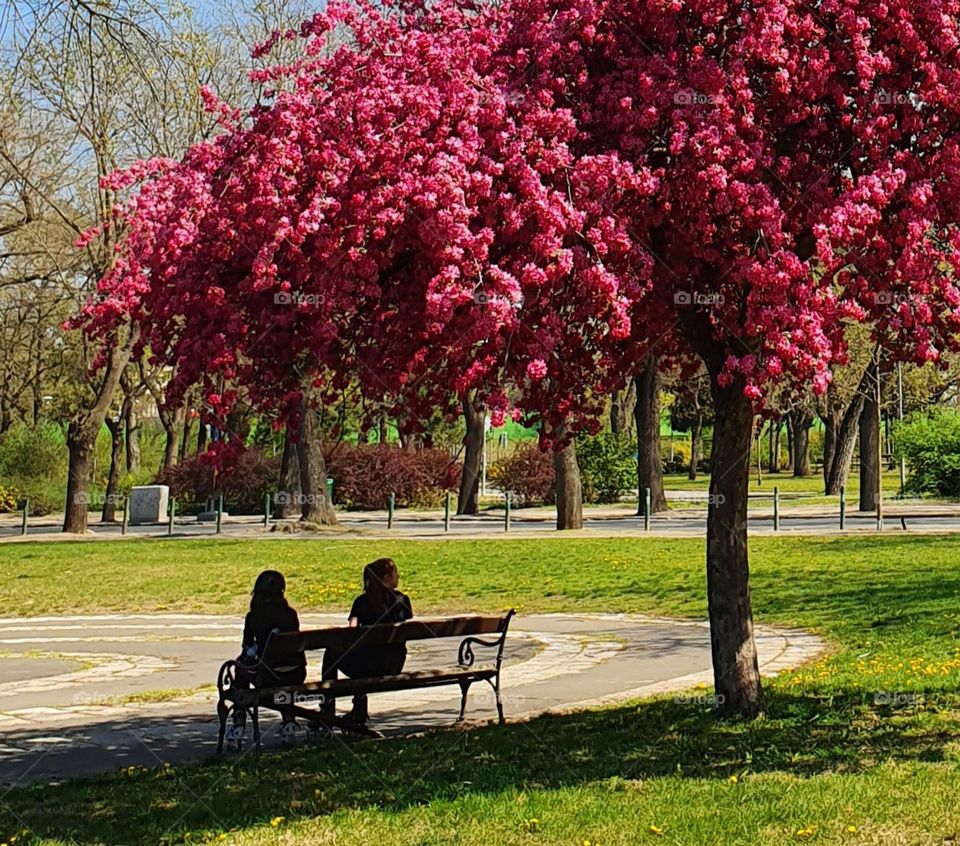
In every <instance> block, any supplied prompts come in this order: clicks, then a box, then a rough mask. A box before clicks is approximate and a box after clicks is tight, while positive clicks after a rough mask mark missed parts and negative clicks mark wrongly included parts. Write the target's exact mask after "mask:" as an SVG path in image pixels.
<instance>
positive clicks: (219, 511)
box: [217, 493, 223, 535]
mask: <svg viewBox="0 0 960 846" xmlns="http://www.w3.org/2000/svg"><path fill="white" fill-rule="evenodd" d="M222 520H223V494H222V493H220V494H218V495H217V534H218V535H219V534H220V523H221V522H222Z"/></svg>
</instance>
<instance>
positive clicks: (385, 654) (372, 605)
mask: <svg viewBox="0 0 960 846" xmlns="http://www.w3.org/2000/svg"><path fill="white" fill-rule="evenodd" d="M399 584H400V572H399V571H398V570H397V565H396V564H395V563H394V562H393V560H392V559H390V558H378V559H377V560H376V561H372V562H371V563H369V564H367V566H366V567H364V568H363V593H361V594H360V596H358V597H357V598H356V599H355V600H354V601H353V607H351V609H350V617H349V622H350V626H351V627H355V626H373V625H376V624H378V623H403V622H405V621H407V620H409V619H410V618H411V617H413V608H412V607H411V605H410V597H409V596H407V595H406V594H405V593H401V592H400V591H399V590H397V587H398V585H399ZM406 660H407V645H406V644H405V643H387V644H383V645H382V646H376V647H370V648H367V649H365V648H363V647H355V648H353V649H350V650H347V651H337V650H334V649H327V650H325V651H324V654H323V680H324V681H327V680H331V679H332V680H336V678H337V672H338V671H339V672H342V673H343V674H344V675H345V676H348V677H349V678H351V679H362V678H373V677H379V676H394V675H397V674H398V673H400V672H401V671H402V670H403V665H404V662H405V661H406ZM323 711H324V713H325V714H327V715H328V716H331V717H332V716H334V714H335V711H336V703H335V701H334V700H333V699H330V700H328V701H326V702H325V703H324V707H323ZM346 719H347V720H348V721H350V722H353V723H356V724H357V725H359V726H364V725H366V723H367V719H368V714H367V696H366V694H363V693H361V694H359V695H357V696H354V697H353V710H352V711H351V712H350V713H349V714H348V715H347V717H346Z"/></svg>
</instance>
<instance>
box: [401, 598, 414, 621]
mask: <svg viewBox="0 0 960 846" xmlns="http://www.w3.org/2000/svg"><path fill="white" fill-rule="evenodd" d="M400 602H401V603H402V604H403V619H404V620H410V619H412V618H413V606H412V605H411V604H410V597H409V596H407V595H406V594H405V593H401V594H400Z"/></svg>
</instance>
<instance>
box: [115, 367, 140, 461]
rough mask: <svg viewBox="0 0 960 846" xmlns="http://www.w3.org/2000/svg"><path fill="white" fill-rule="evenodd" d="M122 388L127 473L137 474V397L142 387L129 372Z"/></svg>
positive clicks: (126, 373)
mask: <svg viewBox="0 0 960 846" xmlns="http://www.w3.org/2000/svg"><path fill="white" fill-rule="evenodd" d="M120 387H121V388H122V389H123V407H124V408H125V409H126V411H125V413H124V416H123V427H124V430H125V432H124V436H125V437H124V440H125V441H126V463H127V472H128V473H136V472H137V471H138V470H139V469H140V420H139V418H138V417H137V397H138V395H139V394H140V387H138V386H137V384H136V383H135V382H134V381H133V379H132V378H130V373H129V370H127V371H126V372H124V375H123V376H122V377H121V378H120Z"/></svg>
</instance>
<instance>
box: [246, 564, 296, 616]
mask: <svg viewBox="0 0 960 846" xmlns="http://www.w3.org/2000/svg"><path fill="white" fill-rule="evenodd" d="M286 589H287V582H286V580H285V579H284V578H283V573H278V572H277V571H276V570H264V571H263V572H262V573H261V574H260V575H259V576H257V580H256V582H254V584H253V592H252V594H251V598H250V610H251V611H252V610H253V609H254V608H256V607H258V606H261V607H262V606H264V605H280V604H283V603H285V602H286V599H285V598H284V595H283V592H284V591H285V590H286Z"/></svg>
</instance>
